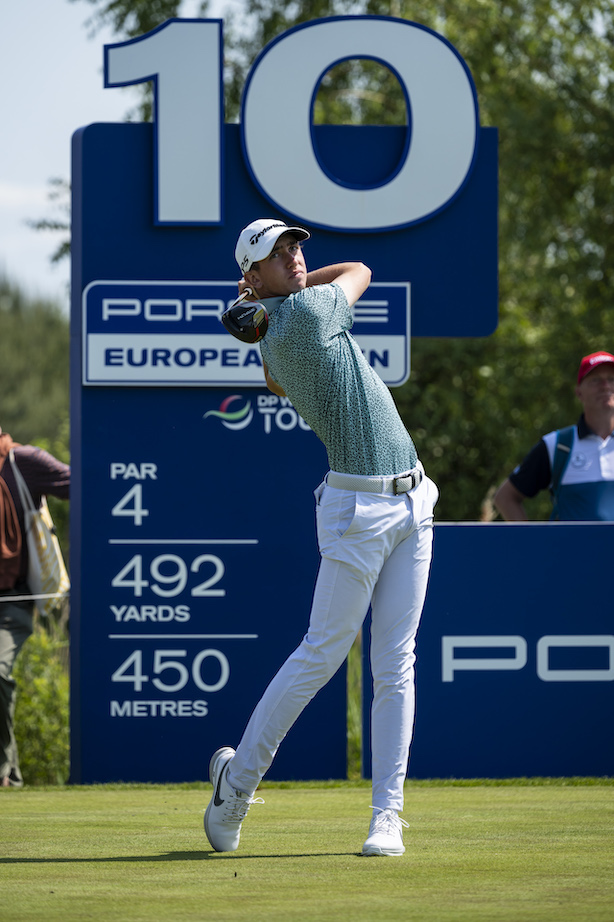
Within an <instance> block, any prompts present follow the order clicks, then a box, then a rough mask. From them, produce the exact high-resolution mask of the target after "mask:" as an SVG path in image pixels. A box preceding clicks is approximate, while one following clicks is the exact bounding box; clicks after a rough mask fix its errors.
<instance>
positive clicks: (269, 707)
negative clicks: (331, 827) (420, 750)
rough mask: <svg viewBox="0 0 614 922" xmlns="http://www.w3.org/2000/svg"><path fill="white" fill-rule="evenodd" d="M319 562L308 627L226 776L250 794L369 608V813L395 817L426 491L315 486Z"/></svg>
mask: <svg viewBox="0 0 614 922" xmlns="http://www.w3.org/2000/svg"><path fill="white" fill-rule="evenodd" d="M315 495H316V501H317V527H318V544H319V549H320V554H321V556H322V559H321V562H320V569H319V573H318V578H317V581H316V586H315V590H314V596H313V603H312V608H311V615H310V620H309V628H308V631H307V634H306V635H305V637H304V638H303V640H302V642H301V643H300V645H299V646H298V647H297V649H296V650H295V651H294V653H292V654H291V655H290V656H289V657H288V659H287V660H286V662H285V663H284V665H283V666H282V667H281V669H280V670H279V672H278V673H277V675H276V676H275V677H274V678H273V680H272V681H271V682H270V684H269V686H268V687H267V689H266V691H265V692H264V695H263V696H262V698H261V699H260V702H259V703H258V705H257V706H256V708H255V710H254V712H253V714H252V716H251V717H250V720H249V722H248V724H247V727H246V729H245V732H244V734H243V737H242V739H241V742H240V744H239V746H238V748H237V751H236V755H235V756H234V758H233V760H232V763H231V765H230V768H229V783H230V784H232V785H233V787H235V788H237V789H238V790H240V791H244V792H245V793H248V794H253V793H254V791H255V790H256V788H257V787H258V784H259V783H260V781H261V779H262V777H263V776H264V775H265V773H266V771H267V770H268V768H269V766H270V765H271V762H272V761H273V758H274V757H275V753H276V752H277V749H278V747H279V744H280V743H281V741H282V740H283V738H284V737H285V735H286V734H287V733H288V731H289V730H290V728H291V727H292V725H293V724H294V722H295V721H296V720H297V718H298V717H299V715H300V714H301V712H302V711H303V709H304V708H305V706H306V705H307V704H308V703H309V701H311V699H312V698H313V697H314V696H315V695H316V693H317V692H318V691H319V690H320V689H321V688H322V687H323V686H324V685H325V684H326V683H327V682H328V681H329V679H331V678H332V676H333V675H334V674H335V672H337V670H338V669H339V667H340V666H341V665H342V663H343V662H344V660H345V658H346V657H347V655H348V653H349V651H350V648H351V646H352V643H353V641H354V639H355V637H356V635H357V633H358V631H359V630H360V627H361V625H362V623H363V621H364V619H365V617H366V615H367V612H368V610H369V605H371V670H372V673H373V686H374V688H373V691H374V697H373V706H372V711H371V744H372V779H373V800H372V803H373V806H375V807H380V808H381V809H386V808H388V807H390V808H392V809H394V810H401V809H402V807H403V783H404V780H405V777H406V775H407V765H408V760H409V748H410V744H411V738H412V734H413V727H414V711H415V686H414V662H415V654H414V648H415V641H416V631H417V630H418V625H419V622H420V615H421V613H422V607H423V604H424V599H425V595H426V587H427V582H428V575H429V569H430V563H431V549H432V536H433V508H434V506H435V503H436V502H437V499H438V495H439V494H438V491H437V487H436V486H435V484H434V483H433V482H432V481H431V480H429V478H428V477H424V479H423V480H422V483H421V484H420V485H419V486H418V487H416V489H414V490H413V491H412V492H411V493H405V494H402V495H399V496H392V495H386V494H379V493H378V494H374V493H366V492H365V493H363V492H353V491H350V490H339V489H335V488H334V487H331V486H329V485H327V484H325V483H324V484H321V485H320V486H319V487H318V489H317V490H316V492H315Z"/></svg>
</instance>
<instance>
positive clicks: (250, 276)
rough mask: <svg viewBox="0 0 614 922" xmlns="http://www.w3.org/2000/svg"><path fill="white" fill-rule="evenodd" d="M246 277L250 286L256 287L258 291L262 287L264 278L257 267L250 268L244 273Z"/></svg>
mask: <svg viewBox="0 0 614 922" xmlns="http://www.w3.org/2000/svg"><path fill="white" fill-rule="evenodd" d="M244 279H245V281H246V282H247V284H248V285H249V286H250V288H254V289H256V291H257V290H258V289H259V288H261V287H262V280H261V278H260V276H259V275H258V270H257V269H248V271H247V272H246V273H245V275H244Z"/></svg>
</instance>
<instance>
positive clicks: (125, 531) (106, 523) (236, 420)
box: [72, 388, 346, 783]
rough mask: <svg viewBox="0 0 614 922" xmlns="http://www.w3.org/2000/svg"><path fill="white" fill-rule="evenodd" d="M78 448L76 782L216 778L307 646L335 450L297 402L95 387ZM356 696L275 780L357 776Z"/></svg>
mask: <svg viewBox="0 0 614 922" xmlns="http://www.w3.org/2000/svg"><path fill="white" fill-rule="evenodd" d="M110 407H112V409H113V414H112V419H109V415H110V414H109V408H110ZM81 438H82V441H83V445H84V450H83V453H82V458H81V470H82V474H81V489H80V491H79V495H80V503H79V502H77V505H76V509H77V508H79V507H80V508H79V511H78V514H79V516H80V525H81V536H82V537H81V543H80V546H79V548H78V549H76V550H77V564H76V565H77V569H76V571H75V578H74V582H75V589H76V591H78V596H76V597H75V598H74V599H73V612H74V615H75V617H74V622H73V624H74V630H73V657H74V662H73V705H72V711H73V714H72V720H73V726H72V729H73V740H72V750H73V753H72V757H73V768H72V780H73V781H78V782H85V783H90V782H97V781H152V782H154V781H159V782H162V781H188V780H198V779H200V780H203V779H206V772H207V765H208V759H209V757H210V755H211V753H212V752H213V751H214V750H215V749H216V748H218V747H219V746H220V745H224V744H227V743H228V744H231V745H236V743H237V742H238V740H239V737H240V734H241V732H242V730H243V727H244V725H245V723H246V722H247V720H248V718H249V715H250V713H251V710H252V708H253V707H254V706H255V704H256V702H257V700H258V697H259V695H260V693H261V692H262V691H263V690H264V688H265V686H266V684H267V682H268V681H269V680H270V678H272V676H273V675H274V673H275V672H276V670H277V668H278V667H279V666H280V665H281V663H282V662H283V660H284V658H285V657H286V656H287V655H288V654H289V653H290V652H291V651H292V650H293V649H294V647H295V646H296V645H297V644H298V643H299V642H300V640H301V637H302V634H303V633H304V632H305V631H306V629H307V622H308V615H309V607H310V602H311V593H312V588H313V583H314V579H315V573H316V569H317V563H318V560H317V552H316V542H315V533H314V532H315V525H314V513H313V497H312V495H311V489H310V488H311V487H312V486H314V485H315V484H316V481H317V478H318V476H323V475H324V473H325V472H326V457H325V453H324V450H323V448H322V446H321V444H320V442H319V441H318V439H317V438H316V437H315V436H314V435H313V433H312V432H311V431H310V430H309V429H308V427H307V426H306V425H305V424H304V423H303V422H302V420H300V418H299V417H298V414H297V413H296V411H295V410H294V409H293V408H292V407H291V406H290V405H289V404H288V401H282V400H280V399H279V398H277V397H275V396H274V395H272V394H269V393H268V392H267V393H266V394H265V393H263V392H262V391H249V392H247V391H243V392H242V391H240V390H239V391H237V390H235V391H233V390H229V389H225V390H220V389H216V388H208V389H202V388H200V389H199V388H187V389H174V390H173V389H168V390H167V389H164V388H163V389H156V390H154V389H149V390H147V391H146V392H141V391H140V389H139V388H124V389H119V388H115V389H110V391H109V390H107V389H103V388H89V389H88V391H87V394H86V395H84V400H83V416H82V422H81ZM286 454H290V455H291V456H292V457H293V458H294V461H295V463H294V466H293V468H292V469H290V468H289V466H288V465H286V464H284V465H281V466H280V464H279V458H280V457H281V458H283V457H285V455H286ZM344 683H345V673H344V672H343V671H342V672H341V673H340V674H339V676H338V677H337V678H336V679H335V680H334V681H333V682H332V683H331V684H330V685H329V686H328V687H327V688H326V689H325V690H324V691H323V693H322V695H321V696H319V697H318V699H317V700H316V701H314V702H313V705H312V706H311V707H310V708H309V709H308V710H307V711H306V712H305V714H304V715H303V717H302V718H301V720H300V721H299V722H298V723H297V725H296V726H295V727H294V728H293V730H292V732H291V734H290V735H289V736H288V739H287V741H286V743H285V744H284V747H282V750H281V751H280V754H279V756H278V759H277V760H276V762H275V764H274V766H273V768H272V770H271V774H270V777H272V778H317V777H331V776H332V777H344V776H345V772H346V743H345V725H346V705H345V700H346V695H345V684H344ZM77 689H78V692H77ZM323 738H326V739H327V743H326V749H327V752H329V753H330V756H329V757H327V758H324V759H323V758H321V756H320V754H319V753H320V750H319V747H315V746H314V745H313V741H314V740H315V739H318V740H322V739H323Z"/></svg>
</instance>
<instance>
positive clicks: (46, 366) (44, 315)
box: [0, 278, 70, 556]
mask: <svg viewBox="0 0 614 922" xmlns="http://www.w3.org/2000/svg"><path fill="white" fill-rule="evenodd" d="M0 384H1V391H2V397H1V399H0V426H1V427H2V429H3V430H4V431H5V432H9V433H10V434H11V435H12V437H13V439H14V440H15V441H16V442H21V443H22V444H33V445H37V446H39V447H40V448H44V449H46V450H47V451H50V452H51V454H52V455H54V456H55V457H56V458H59V460H60V461H64V462H65V463H66V464H68V463H69V462H70V450H69V399H68V397H69V325H68V318H67V317H66V316H65V314H64V313H63V312H62V310H61V308H60V307H59V306H58V305H57V304H54V303H52V302H48V301H44V300H37V299H34V300H32V299H30V298H29V297H28V296H26V295H25V294H24V293H23V291H21V289H20V288H19V287H18V286H16V285H13V284H11V283H10V282H8V281H7V280H6V279H2V278H0ZM49 508H50V509H51V514H52V516H53V520H54V523H55V525H56V528H57V531H58V537H59V539H60V544H61V545H62V550H63V551H64V554H65V556H67V555H68V504H67V503H64V502H62V501H60V500H56V499H55V498H54V497H53V496H51V497H49Z"/></svg>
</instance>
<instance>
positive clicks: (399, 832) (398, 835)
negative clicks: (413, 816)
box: [362, 807, 409, 857]
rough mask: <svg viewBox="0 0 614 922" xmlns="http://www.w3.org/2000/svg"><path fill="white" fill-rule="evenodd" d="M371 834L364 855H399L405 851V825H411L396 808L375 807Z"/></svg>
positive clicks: (364, 846) (364, 848) (366, 841)
mask: <svg viewBox="0 0 614 922" xmlns="http://www.w3.org/2000/svg"><path fill="white" fill-rule="evenodd" d="M373 810H375V811H376V812H375V813H374V814H373V818H372V820H371V825H370V826H369V835H368V836H367V838H366V840H365V844H364V845H363V847H362V853H363V855H386V856H388V857H397V856H399V855H402V854H403V853H404V852H405V846H404V845H403V828H402V827H403V826H405V827H407V826H409V823H406V822H405V820H402V819H401V817H400V816H399V815H398V813H397V812H396V810H390V809H388V810H382V809H380V808H379V807H373Z"/></svg>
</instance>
